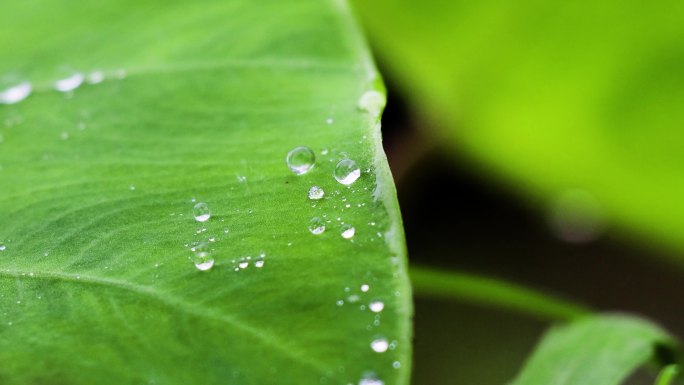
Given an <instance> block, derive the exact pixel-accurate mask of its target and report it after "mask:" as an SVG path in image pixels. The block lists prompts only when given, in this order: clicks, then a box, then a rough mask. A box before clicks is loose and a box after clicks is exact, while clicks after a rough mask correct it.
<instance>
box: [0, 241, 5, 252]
mask: <svg viewBox="0 0 684 385" xmlns="http://www.w3.org/2000/svg"><path fill="white" fill-rule="evenodd" d="M5 250H7V246H5V244H4V243H0V251H5Z"/></svg>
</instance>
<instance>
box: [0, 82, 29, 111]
mask: <svg viewBox="0 0 684 385" xmlns="http://www.w3.org/2000/svg"><path fill="white" fill-rule="evenodd" d="M31 91H33V86H31V83H30V82H28V81H25V80H21V79H18V78H16V77H14V76H5V77H3V78H2V79H0V104H15V103H19V102H20V101H22V100H24V99H26V98H28V97H29V95H31Z"/></svg>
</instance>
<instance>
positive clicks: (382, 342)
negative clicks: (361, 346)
mask: <svg viewBox="0 0 684 385" xmlns="http://www.w3.org/2000/svg"><path fill="white" fill-rule="evenodd" d="M370 346H371V349H373V351H374V352H376V353H384V352H386V351H387V349H388V348H389V343H388V342H387V339H386V338H378V339H375V340H373V342H371V344H370Z"/></svg>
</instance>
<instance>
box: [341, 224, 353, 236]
mask: <svg viewBox="0 0 684 385" xmlns="http://www.w3.org/2000/svg"><path fill="white" fill-rule="evenodd" d="M355 234H356V229H355V228H354V227H352V226H351V225H344V226H342V238H344V239H352V238H354V235H355Z"/></svg>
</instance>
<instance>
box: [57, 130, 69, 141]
mask: <svg viewBox="0 0 684 385" xmlns="http://www.w3.org/2000/svg"><path fill="white" fill-rule="evenodd" d="M59 138H60V139H62V140H67V139H69V133H68V132H66V131H63V132H62V133H61V134H59Z"/></svg>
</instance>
